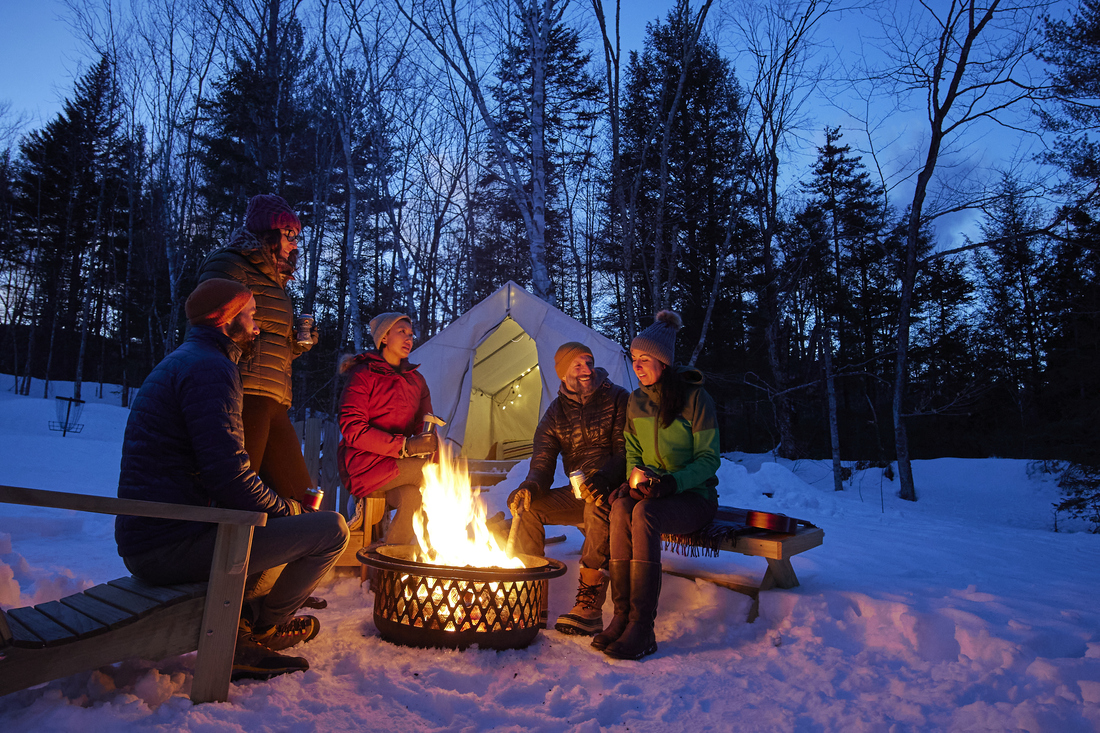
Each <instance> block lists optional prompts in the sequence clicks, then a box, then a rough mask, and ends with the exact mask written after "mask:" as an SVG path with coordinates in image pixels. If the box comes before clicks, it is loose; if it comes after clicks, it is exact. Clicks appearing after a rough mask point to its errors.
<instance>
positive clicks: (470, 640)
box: [357, 545, 566, 649]
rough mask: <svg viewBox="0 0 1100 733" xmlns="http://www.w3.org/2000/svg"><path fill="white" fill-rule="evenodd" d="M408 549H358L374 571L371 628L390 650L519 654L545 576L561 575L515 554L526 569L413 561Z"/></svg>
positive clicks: (556, 567) (532, 628)
mask: <svg viewBox="0 0 1100 733" xmlns="http://www.w3.org/2000/svg"><path fill="white" fill-rule="evenodd" d="M417 551H418V550H417V548H416V547H414V546H412V545H383V546H381V547H378V548H375V549H372V548H369V547H366V548H363V549H362V550H360V551H359V552H358V553H357V557H358V558H359V562H361V563H363V564H365V565H368V566H370V567H372V568H374V569H375V570H377V571H378V573H377V576H376V577H375V580H374V625H375V626H376V627H377V628H378V631H379V633H380V634H381V635H382V638H383V639H385V640H387V641H390V642H393V643H395V644H402V645H405V646H418V647H443V648H449V649H465V648H466V647H468V646H470V645H471V644H477V645H479V646H481V647H484V648H489V649H520V648H523V647H525V646H527V645H528V644H530V643H531V642H532V641H534V639H535V637H536V636H537V635H538V633H539V609H540V608H541V607H542V605H543V599H544V598H546V594H547V591H548V585H549V583H548V581H549V580H550V578H557V577H560V576H561V575H564V574H565V570H566V568H565V565H564V564H562V563H561V562H559V561H557V560H553V559H548V558H542V557H534V556H532V555H518V556H517V557H519V558H520V559H521V560H522V561H523V563H524V565H525V566H526V567H522V568H500V567H461V568H460V567H452V566H448V565H430V564H427V563H423V562H418V561H416V560H415V559H414V558H415V557H416V556H417Z"/></svg>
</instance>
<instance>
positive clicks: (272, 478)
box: [241, 394, 313, 499]
mask: <svg viewBox="0 0 1100 733" xmlns="http://www.w3.org/2000/svg"><path fill="white" fill-rule="evenodd" d="M241 421H242V422H243V423H244V449H245V452H247V453H248V460H249V462H250V463H251V464H252V470H253V471H255V472H256V473H257V474H259V476H260V480H261V481H263V482H264V485H266V486H267V487H268V488H269V489H271V490H272V491H274V492H275V493H276V494H278V495H279V496H281V497H284V498H290V499H301V498H302V496H303V495H304V494H305V490H306V489H308V488H309V487H311V486H313V479H312V478H311V477H310V475H309V471H308V470H307V469H306V459H305V458H303V457H302V445H301V443H299V442H298V434H297V433H295V432H294V426H293V425H292V424H291V423H290V416H289V415H288V414H287V408H286V405H281V404H279V402H278V401H277V400H273V399H271V398H270V397H259V396H257V395H248V394H246V395H245V396H244V406H243V407H242V409H241Z"/></svg>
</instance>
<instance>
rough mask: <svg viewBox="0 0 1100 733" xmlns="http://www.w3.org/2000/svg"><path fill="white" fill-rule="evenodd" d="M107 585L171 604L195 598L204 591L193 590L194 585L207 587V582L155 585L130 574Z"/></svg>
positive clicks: (108, 582) (164, 603)
mask: <svg viewBox="0 0 1100 733" xmlns="http://www.w3.org/2000/svg"><path fill="white" fill-rule="evenodd" d="M107 585H110V586H114V587H115V588H121V589H122V590H124V591H129V592H130V593H133V594H135V595H139V596H141V597H143V598H149V599H152V600H154V601H156V602H157V603H160V604H163V605H166V606H167V605H171V604H173V603H179V602H180V601H185V600H187V599H188V598H194V597H195V596H196V595H199V594H200V593H202V590H198V591H195V590H192V586H196V585H197V586H198V587H199V588H200V589H205V588H206V584H205V583H191V584H189V585H187V586H180V585H153V584H152V583H146V582H145V581H144V580H141V579H140V578H135V577H134V576H132V575H130V576H127V577H125V578H116V579H115V580H109V581H107Z"/></svg>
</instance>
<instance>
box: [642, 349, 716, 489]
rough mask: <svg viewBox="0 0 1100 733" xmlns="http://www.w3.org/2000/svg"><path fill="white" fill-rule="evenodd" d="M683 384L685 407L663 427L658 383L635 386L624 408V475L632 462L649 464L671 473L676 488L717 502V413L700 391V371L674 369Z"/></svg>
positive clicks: (703, 391)
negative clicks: (685, 385)
mask: <svg viewBox="0 0 1100 733" xmlns="http://www.w3.org/2000/svg"><path fill="white" fill-rule="evenodd" d="M673 368H675V369H677V370H678V371H679V374H680V378H681V379H683V380H684V381H685V382H687V389H686V400H685V403H684V410H683V412H681V413H680V416H679V417H677V418H676V419H675V420H673V421H672V424H671V425H669V426H668V427H667V428H662V427H660V424H659V421H658V414H659V413H658V410H657V401H658V398H659V395H660V386H659V385H654V386H652V387H644V386H643V387H639V388H638V389H636V390H634V391H633V392H632V393H631V395H630V401H629V402H628V403H627V408H626V428H625V430H624V432H623V436H624V438H625V439H626V474H627V476H629V475H630V471H631V469H632V468H634V466H648V467H649V468H651V469H653V470H654V471H656V472H657V473H660V474H672V475H673V477H675V479H676V491H677V492H681V491H694V492H696V493H698V494H701V495H703V496H705V497H707V498H709V499H711V500H713V501H717V500H718V491H717V489H716V487H717V486H718V477H717V476H716V475H715V474H716V473H717V471H718V465H719V462H720V461H721V458H720V454H719V450H720V449H719V443H718V416H717V411H716V410H715V407H714V399H713V398H712V397H711V396H710V395H709V394H708V393H707V391H706V390H705V389H703V375H702V373H701V372H699V371H698V370H696V369H690V368H688V367H683V366H676V367H673Z"/></svg>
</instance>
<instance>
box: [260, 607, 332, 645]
mask: <svg viewBox="0 0 1100 733" xmlns="http://www.w3.org/2000/svg"><path fill="white" fill-rule="evenodd" d="M320 630H321V622H320V621H318V620H317V619H316V618H314V617H313V616H294V617H292V618H291V619H290V620H289V621H286V622H285V623H281V624H279V625H278V626H269V627H267V628H266V629H261V628H259V627H254V628H253V629H252V634H251V637H250V638H251V639H252V641H254V642H256V643H257V644H258V645H260V646H262V647H264V648H265V649H270V650H271V651H274V652H281V651H282V650H283V649H289V648H290V647H292V646H295V645H296V644H301V643H302V642H304V641H309V640H310V639H312V638H313V637H315V636H317V632H319V631H320Z"/></svg>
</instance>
